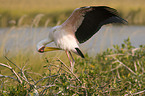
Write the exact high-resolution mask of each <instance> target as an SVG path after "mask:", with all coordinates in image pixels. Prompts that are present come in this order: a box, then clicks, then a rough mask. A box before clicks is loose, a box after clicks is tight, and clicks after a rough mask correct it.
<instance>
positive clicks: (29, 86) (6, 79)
mask: <svg viewBox="0 0 145 96" xmlns="http://www.w3.org/2000/svg"><path fill="white" fill-rule="evenodd" d="M23 55H24V54H20V55H19V56H18V57H19V58H18V57H12V58H9V57H5V59H6V62H3V63H0V66H1V68H2V67H3V68H2V69H1V71H0V82H1V89H0V92H1V96H7V95H28V94H29V95H34V94H39V95H44V96H48V95H87V96H96V95H125V96H128V95H145V93H144V92H145V89H144V88H145V81H144V79H145V70H144V68H145V46H143V45H141V46H140V47H139V48H135V47H134V46H132V45H131V42H130V39H129V38H128V39H126V40H124V43H122V45H114V49H107V50H106V51H104V52H102V53H98V54H97V55H96V57H95V58H92V57H88V55H87V54H86V55H85V57H86V58H85V59H81V58H77V57H75V61H76V64H75V66H74V71H73V72H72V71H71V70H70V66H69V63H68V62H65V63H64V62H62V61H61V60H60V59H59V58H54V59H52V58H48V57H47V56H44V57H39V56H38V57H37V54H35V55H30V54H25V57H24V56H23ZM22 57H24V58H22ZM16 60H18V61H19V62H16ZM31 60H33V62H31ZM4 66H8V67H7V69H6V67H4ZM11 68H12V69H11ZM37 68H38V69H37ZM8 69H10V70H11V72H8V71H7V72H6V71H5V70H8ZM14 72H15V73H14ZM10 73H11V74H10ZM16 74H17V75H16ZM18 77H19V78H18ZM14 78H15V79H14ZM12 82H13V83H12Z"/></svg>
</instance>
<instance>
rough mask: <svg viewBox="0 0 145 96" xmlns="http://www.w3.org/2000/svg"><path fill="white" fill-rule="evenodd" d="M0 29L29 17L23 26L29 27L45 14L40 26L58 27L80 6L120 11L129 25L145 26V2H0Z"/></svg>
mask: <svg viewBox="0 0 145 96" xmlns="http://www.w3.org/2000/svg"><path fill="white" fill-rule="evenodd" d="M0 2H1V3H0V27H8V26H12V25H13V24H15V25H18V21H19V19H20V18H21V17H22V16H24V15H27V16H26V17H25V18H24V20H23V22H22V24H23V25H29V24H30V22H31V21H32V20H33V18H34V17H35V16H36V15H38V14H41V13H42V14H44V16H43V17H42V18H41V21H40V26H44V25H45V21H46V20H47V19H49V20H50V22H49V26H53V25H56V23H57V22H58V21H60V22H61V23H62V22H64V21H65V20H66V19H67V18H68V17H69V15H70V14H71V12H72V11H73V10H74V9H75V8H78V7H80V6H90V5H106V6H110V7H113V8H115V9H117V10H118V12H119V13H120V14H121V16H122V17H123V18H125V19H127V20H128V22H129V24H134V25H145V19H144V17H145V7H144V4H145V1H144V0H139V1H135V0H117V1H116V0H111V1H108V0H107V1H106V0H101V1H100V0H93V1H90V0H85V1H82V0H77V1H76V0H75V1H74V0H43V1H42V0H31V1H28V0H21V1H19V0H13V1H11V0H0ZM12 21H13V22H12Z"/></svg>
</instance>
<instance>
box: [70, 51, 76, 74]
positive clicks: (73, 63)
mask: <svg viewBox="0 0 145 96" xmlns="http://www.w3.org/2000/svg"><path fill="white" fill-rule="evenodd" d="M69 54H70V56H71V58H72V62H71V71H72V72H73V68H74V65H75V60H74V58H73V56H72V54H71V52H70V51H69Z"/></svg>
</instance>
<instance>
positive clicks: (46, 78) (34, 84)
mask: <svg viewBox="0 0 145 96" xmlns="http://www.w3.org/2000/svg"><path fill="white" fill-rule="evenodd" d="M58 75H59V74H57V75H52V76H48V77H44V78H42V79H40V80H38V81H37V82H36V83H35V84H34V85H36V84H37V83H39V82H40V81H42V80H44V79H48V78H51V77H56V76H58Z"/></svg>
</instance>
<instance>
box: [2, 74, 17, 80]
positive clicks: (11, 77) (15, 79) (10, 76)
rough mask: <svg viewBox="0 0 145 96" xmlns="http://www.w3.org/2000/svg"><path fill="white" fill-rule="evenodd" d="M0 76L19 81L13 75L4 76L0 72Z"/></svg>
mask: <svg viewBox="0 0 145 96" xmlns="http://www.w3.org/2000/svg"><path fill="white" fill-rule="evenodd" d="M0 77H1V78H11V79H14V80H15V81H18V82H19V80H17V79H16V78H14V77H11V76H5V75H1V74H0Z"/></svg>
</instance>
